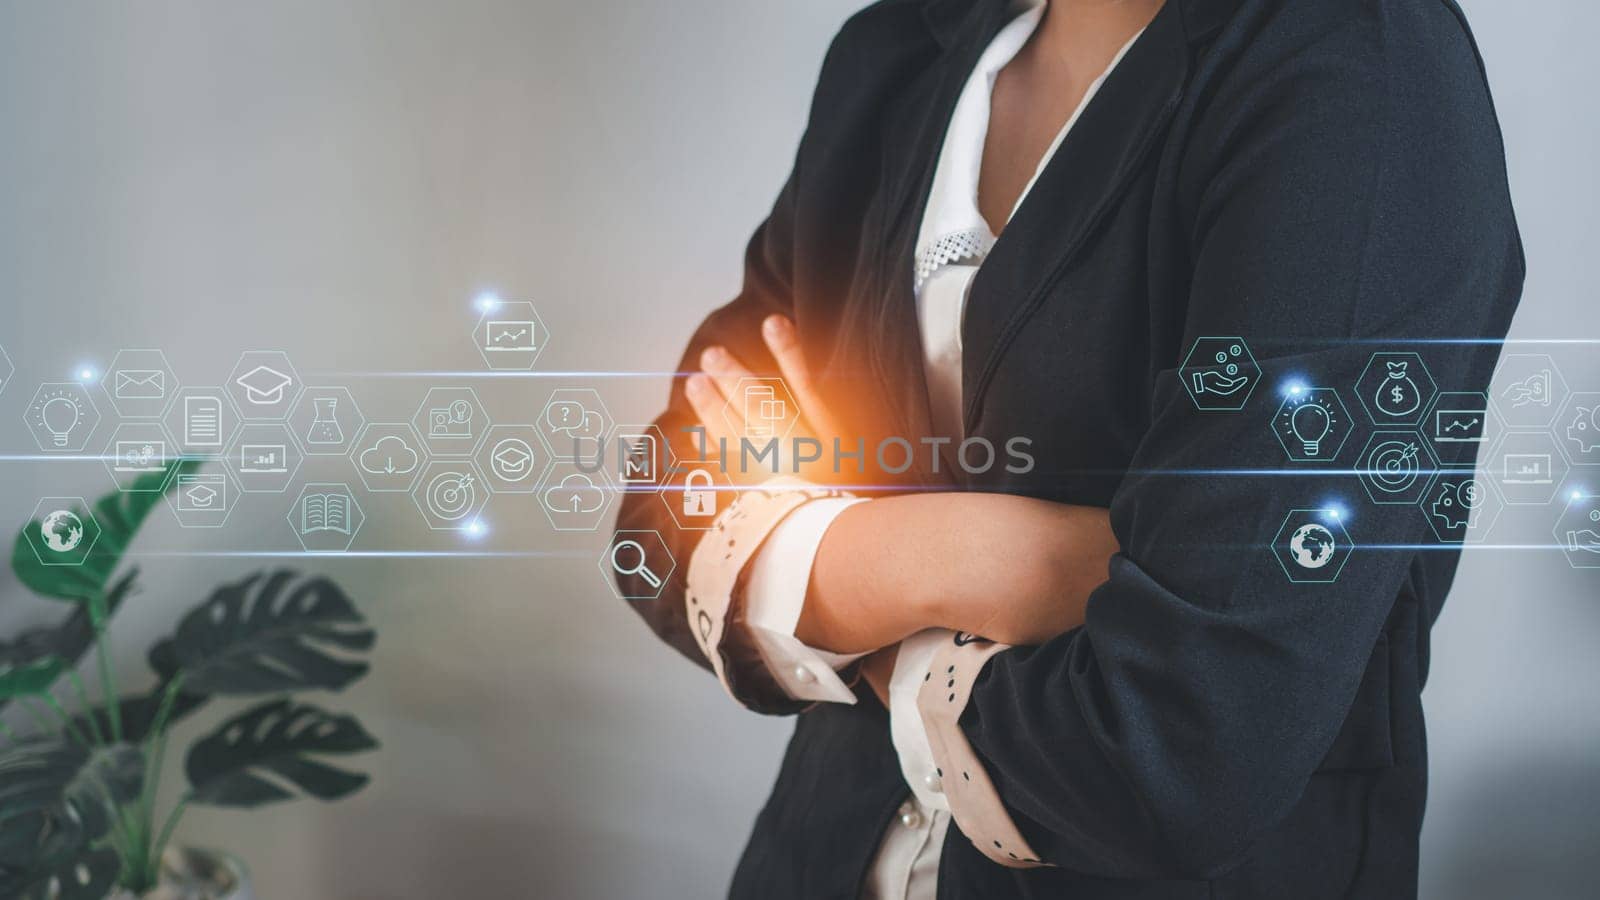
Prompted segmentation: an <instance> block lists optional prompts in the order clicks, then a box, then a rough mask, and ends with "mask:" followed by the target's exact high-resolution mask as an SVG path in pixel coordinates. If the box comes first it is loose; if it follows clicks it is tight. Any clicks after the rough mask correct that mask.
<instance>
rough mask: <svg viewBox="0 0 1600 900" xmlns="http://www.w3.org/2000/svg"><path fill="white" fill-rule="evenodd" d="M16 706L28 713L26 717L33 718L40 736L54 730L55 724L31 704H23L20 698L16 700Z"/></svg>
mask: <svg viewBox="0 0 1600 900" xmlns="http://www.w3.org/2000/svg"><path fill="white" fill-rule="evenodd" d="M17 705H18V706H20V707H22V708H23V709H25V710H27V711H28V715H29V716H31V717H32V718H33V724H34V725H36V726H38V728H39V733H40V734H49V733H51V732H53V731H55V730H56V723H54V722H52V721H50V717H49V716H46V715H45V714H44V713H42V712H39V710H38V708H37V707H35V706H34V705H33V704H32V703H25V702H23V700H22V698H20V697H19V698H18V699H17ZM69 737H70V735H69Z"/></svg>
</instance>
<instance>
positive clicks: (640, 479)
mask: <svg viewBox="0 0 1600 900" xmlns="http://www.w3.org/2000/svg"><path fill="white" fill-rule="evenodd" d="M617 455H618V456H620V457H621V462H622V472H621V473H620V475H619V480H620V481H621V482H622V483H623V484H655V482H656V436H655V435H653V434H619V435H617Z"/></svg>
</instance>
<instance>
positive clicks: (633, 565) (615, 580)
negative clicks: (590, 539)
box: [598, 531, 678, 600]
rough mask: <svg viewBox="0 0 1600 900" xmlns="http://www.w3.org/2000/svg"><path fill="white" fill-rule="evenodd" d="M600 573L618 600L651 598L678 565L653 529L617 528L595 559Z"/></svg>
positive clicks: (658, 591)
mask: <svg viewBox="0 0 1600 900" xmlns="http://www.w3.org/2000/svg"><path fill="white" fill-rule="evenodd" d="M598 562H599V565H600V574H601V576H602V577H604V578H605V580H606V583H607V584H609V585H610V586H611V592H612V593H614V594H616V595H617V597H618V598H619V599H622V600H654V599H655V598H657V597H659V596H661V590H662V588H663V587H664V586H665V585H666V583H667V581H668V580H670V579H671V578H672V573H673V571H674V570H675V569H677V567H678V563H677V560H675V559H673V558H672V551H671V550H669V549H667V542H666V541H664V540H662V539H661V535H660V534H658V533H656V532H654V531H618V532H617V533H616V534H614V535H612V537H611V543H610V544H608V545H607V546H606V549H605V552H604V553H602V554H600V559H599V560H598Z"/></svg>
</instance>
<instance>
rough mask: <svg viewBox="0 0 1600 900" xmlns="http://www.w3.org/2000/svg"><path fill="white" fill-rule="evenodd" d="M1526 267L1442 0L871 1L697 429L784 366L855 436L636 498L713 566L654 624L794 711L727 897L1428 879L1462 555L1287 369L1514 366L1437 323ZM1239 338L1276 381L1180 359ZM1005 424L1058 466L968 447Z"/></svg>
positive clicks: (1140, 891)
mask: <svg viewBox="0 0 1600 900" xmlns="http://www.w3.org/2000/svg"><path fill="white" fill-rule="evenodd" d="M1522 276H1523V261H1522V255H1521V249H1520V243H1519V239H1518V236H1517V232H1516V226H1515V222H1514V220H1513V217H1512V211H1511V205H1510V201H1509V197H1508V192H1507V186H1506V181H1505V167H1504V160H1503V149H1502V146H1501V140H1500V135H1499V129H1498V125H1497V123H1496V121H1495V117H1494V112H1493V108H1492V105H1491V101H1490V97H1489V92H1488V88H1487V86H1486V80H1485V77H1484V73H1483V70H1482V65H1481V62H1480V60H1479V58H1478V55H1477V52H1476V49H1475V47H1474V44H1473V41H1472V38H1471V36H1470V33H1469V32H1468V29H1467V26H1466V24H1465V22H1464V21H1463V19H1462V17H1461V14H1460V11H1459V10H1458V9H1457V8H1456V6H1455V5H1454V3H1451V2H1448V0H1166V2H1164V3H1163V2H1161V0H1049V3H1048V4H1044V3H1040V2H1032V3H1027V2H1023V3H1016V2H1009V0H885V2H881V3H877V4H874V5H873V6H871V7H869V8H867V9H866V10H864V11H862V12H861V13H859V14H858V15H856V16H855V17H853V18H852V19H851V20H850V21H849V22H848V23H847V24H846V25H845V26H844V28H843V30H842V31H841V32H840V34H839V35H838V37H837V38H836V39H835V41H834V42H833V45H832V47H831V48H830V49H829V51H828V54H827V58H826V61H825V62H824V64H823V66H822V73H821V76H820V80H819V83H818V86H817V90H816V94H815V98H814V103H813V106H812V110H811V115H810V120H809V124H808V126H807V128H806V131H805V135H804V138H803V139H802V141H801V144H800V148H799V152H798V155H797V158H796V160H795V163H794V168H793V173H792V174H791V176H790V178H789V180H788V183H787V184H786V185H785V186H784V188H783V190H782V191H781V193H780V194H779V196H778V200H777V203H776V205H775V206H774V208H773V210H772V212H771V214H770V216H769V217H768V219H767V220H766V222H765V223H764V224H763V225H762V226H761V228H760V229H759V230H758V231H757V233H756V234H755V236H754V238H753V239H752V240H751V242H750V245H749V248H748V251H747V254H746V263H745V279H744V287H743V290H742V291H741V293H740V295H739V296H738V297H737V298H736V299H735V300H733V301H732V302H731V303H729V304H728V305H726V306H724V307H722V308H721V309H718V310H717V311H715V312H714V313H712V314H711V315H710V317H709V318H707V319H706V321H705V322H704V323H703V324H702V326H701V327H700V328H699V330H698V331H697V332H696V333H695V335H694V337H693V339H692V341H691V343H690V346H689V348H688V352H687V354H686V356H685V358H684V362H683V364H682V365H681V366H680V368H681V369H682V371H683V372H684V373H685V375H684V377H681V378H679V379H676V380H675V382H674V385H673V391H672V395H671V400H670V405H669V407H668V410H667V412H666V413H665V414H664V415H663V416H662V417H661V418H660V419H659V424H660V426H661V428H662V430H663V432H664V433H665V434H666V435H668V436H669V438H670V439H671V440H672V441H673V443H674V445H675V449H676V452H677V455H678V457H679V458H680V459H694V458H696V457H697V454H698V452H699V449H701V448H700V447H698V446H697V440H696V437H695V436H693V435H692V433H691V432H689V431H687V430H686V429H691V428H695V427H700V428H703V429H705V434H706V435H707V436H708V437H711V438H717V437H733V438H735V439H737V438H738V437H739V436H740V435H741V431H742V430H743V428H742V426H743V424H744V423H741V421H740V413H739V412H738V410H739V409H740V408H741V407H740V405H739V404H738V403H737V402H733V403H730V402H729V401H730V400H735V399H736V398H737V396H738V392H739V391H740V389H741V384H745V383H748V381H747V380H748V379H749V378H751V377H769V376H782V377H783V378H784V380H785V382H786V384H788V385H789V387H790V393H791V394H792V395H793V398H794V400H795V401H796V402H797V403H798V405H799V407H800V412H801V418H802V421H801V422H800V423H799V429H800V432H801V433H803V434H804V435H805V436H807V437H809V438H813V439H815V441H816V442H817V443H816V444H814V445H811V446H816V445H822V446H831V445H833V444H834V441H835V440H837V441H838V444H837V447H838V448H839V449H843V450H844V451H845V454H844V459H843V460H842V462H843V465H842V466H839V465H837V464H838V463H839V462H840V461H841V460H840V459H839V457H838V455H837V454H835V453H825V454H823V460H822V461H820V462H812V461H809V460H807V461H806V463H805V465H803V466H799V467H798V470H796V468H795V467H792V466H790V465H789V459H788V458H786V459H785V465H784V467H783V472H782V474H781V475H780V476H774V475H773V473H771V472H770V471H767V472H764V473H763V476H762V477H759V478H758V477H756V476H755V475H753V474H752V473H750V472H748V471H739V470H738V467H737V466H736V467H735V468H736V471H735V475H734V477H735V478H737V479H739V480H741V482H742V483H744V484H746V485H749V486H752V487H755V488H759V489H755V490H746V491H744V492H742V493H741V494H740V496H739V499H738V500H737V501H735V502H733V503H732V504H731V505H729V508H728V509H727V510H725V511H724V512H723V513H722V514H721V515H720V516H719V517H718V519H717V521H716V524H715V526H714V528H712V529H711V530H709V531H704V530H689V529H686V528H680V527H679V526H678V524H677V523H676V521H675V520H674V519H673V518H671V517H670V516H668V514H667V511H666V508H665V507H664V506H663V505H662V504H661V503H660V502H659V501H658V499H657V498H654V497H650V496H647V495H631V496H629V497H628V498H627V501H626V502H625V503H624V504H623V508H622V512H621V514H620V518H619V528H622V529H651V530H654V531H657V532H659V533H661V534H662V535H663V536H664V538H665V539H666V540H667V541H668V542H669V544H670V546H671V549H672V550H673V552H674V553H675V554H676V557H677V559H678V560H680V561H686V563H687V564H686V565H680V566H679V567H678V569H677V573H678V574H677V575H676V576H675V577H674V578H673V579H671V580H669V581H668V583H667V584H666V585H665V586H664V587H663V588H662V590H661V591H660V593H659V596H658V597H656V598H655V599H652V600H648V601H640V602H637V603H636V604H635V605H636V608H637V609H638V610H639V612H640V613H641V614H642V615H643V616H644V618H645V619H646V620H647V621H648V622H649V624H650V625H651V627H652V628H654V629H655V630H656V631H657V632H658V633H659V634H660V635H661V636H662V637H663V638H664V639H665V640H666V641H667V642H669V643H670V644H672V645H673V646H674V647H676V648H678V649H679V650H681V651H682V652H683V653H685V654H687V655H688V656H689V657H690V658H691V659H694V660H695V661H697V662H699V663H701V664H702V665H705V666H707V667H708V668H710V669H711V670H712V671H713V672H714V673H715V675H716V676H717V678H718V679H719V680H720V681H721V683H722V684H723V686H724V687H725V688H726V689H727V690H728V691H729V693H730V694H731V695H732V696H733V697H734V698H735V699H736V700H738V701H739V702H741V703H743V704H744V705H746V706H748V707H750V708H751V709H754V710H757V711H760V712H765V713H775V714H796V715H797V723H796V728H795V733H794V737H793V740H792V742H791V744H790V747H789V750H788V753H787V754H786V756H785V758H784V762H783V768H782V771H781V773H780V775H779V776H778V781H777V784H776V786H775V788H774V790H773V793H772V796H771V798H770V799H769V801H768V803H767V805H766V807H765V809H763V811H762V812H761V814H760V817H759V818H758V820H757V822H756V825H755V830H754V833H753V834H752V836H751V837H750V840H749V843H748V845H747V846H746V847H745V849H744V854H743V857H742V859H741V861H740V863H739V866H738V869H737V872H736V874H735V876H734V882H733V886H732V890H731V893H732V895H733V896H734V897H738V898H745V897H749V898H795V900H800V898H805V900H815V898H855V897H873V898H896V900H899V898H933V897H935V896H937V897H938V898H942V900H957V898H960V900H965V898H985V900H991V898H1004V897H1029V898H1034V897H1052V898H1054V897H1062V898H1074V900H1103V898H1160V900H1167V898H1174V900H1175V898H1201V897H1205V898H1262V900H1267V898H1271V900H1280V898H1286V897H1294V898H1318V897H1360V898H1383V900H1393V898H1400V897H1407V896H1414V895H1415V892H1416V873H1417V843H1418V833H1419V830H1420V825H1421V817H1422V810H1423V801H1424V793H1425V790H1424V788H1425V783H1426V771H1427V759H1426V752H1425V749H1424V739H1423V720H1422V707H1421V701H1420V691H1421V687H1422V684H1423V680H1424V676H1425V674H1426V670H1427V660H1428V633H1429V628H1430V626H1431V624H1432V622H1433V621H1434V619H1435V617H1436V616H1437V614H1438V612H1439V609H1440V605H1441V603H1442V601H1443V598H1444V596H1445V593H1446V591H1447V590H1448V588H1449V585H1450V581H1451V578H1452V576H1453V574H1454V571H1455V566H1456V561H1457V554H1456V553H1455V552H1452V551H1450V550H1447V549H1443V548H1428V549H1418V548H1420V547H1425V545H1428V544H1430V543H1433V542H1434V541H1435V539H1434V538H1433V536H1432V534H1431V532H1430V531H1429V530H1428V528H1427V525H1426V523H1425V521H1424V519H1423V514H1422V512H1421V511H1420V510H1419V509H1418V508H1417V507H1416V506H1414V505H1409V506H1408V505H1394V504H1378V503H1374V502H1371V501H1370V500H1369V497H1368V494H1367V493H1366V492H1364V491H1363V490H1362V488H1361V486H1360V484H1359V483H1358V482H1357V480H1356V478H1355V477H1354V476H1353V475H1351V476H1348V477H1345V476H1340V475H1339V474H1338V473H1337V469H1338V466H1329V465H1324V466H1316V467H1312V468H1313V469H1314V470H1315V471H1308V470H1307V469H1306V468H1304V467H1302V468H1301V469H1299V470H1296V469H1295V468H1294V466H1293V464H1292V463H1289V462H1287V461H1286V458H1285V456H1284V450H1283V447H1282V446H1281V445H1280V444H1279V443H1278V442H1277V441H1276V439H1275V438H1274V436H1273V435H1272V434H1271V432H1270V423H1271V421H1272V418H1273V415H1274V412H1275V411H1276V409H1277V407H1278V404H1279V402H1280V399H1281V397H1280V395H1279V393H1278V388H1279V387H1280V386H1281V385H1283V384H1285V383H1287V382H1289V381H1291V380H1293V381H1298V382H1300V383H1304V384H1308V385H1317V386H1326V387H1329V388H1334V389H1338V390H1340V391H1343V392H1346V394H1347V396H1348V392H1350V391H1351V390H1352V388H1353V386H1354V385H1355V384H1356V383H1357V382H1358V381H1359V380H1360V379H1361V377H1362V375H1363V370H1364V369H1365V368H1366V366H1367V364H1368V362H1369V361H1370V359H1371V356H1372V354H1373V352H1374V351H1376V350H1384V349H1401V350H1420V352H1421V353H1422V355H1423V357H1424V359H1425V364H1426V366H1427V367H1428V369H1429V371H1430V372H1431V373H1432V376H1433V380H1434V381H1435V382H1436V383H1437V384H1438V386H1439V388H1440V389H1441V390H1452V391H1482V390H1484V389H1485V387H1486V385H1487V382H1488V380H1489V376H1490V372H1491V370H1492V368H1493V364H1494V359H1495V354H1496V350H1495V347H1494V344H1493V340H1489V341H1473V342H1468V341H1453V342H1434V341H1432V340H1431V339H1438V338H1477V339H1485V338H1487V339H1498V338H1500V337H1503V335H1504V334H1505V331H1506V328H1507V325H1508V323H1509V320H1510V318H1511V315H1512V312H1513V310H1514V308H1515V306H1516V303H1517V300H1518V297H1519V294H1520V290H1521V282H1522ZM1216 336H1228V337H1229V338H1230V339H1229V340H1228V341H1227V342H1226V343H1228V344H1229V345H1230V346H1231V345H1232V344H1234V343H1240V344H1247V345H1248V347H1249V348H1250V349H1251V350H1252V351H1253V359H1254V361H1255V363H1257V364H1258V365H1259V369H1260V372H1259V375H1258V374H1256V373H1255V371H1254V369H1253V368H1251V367H1250V366H1249V365H1248V363H1247V364H1246V365H1245V367H1244V368H1243V369H1242V371H1243V373H1244V375H1245V376H1247V379H1246V382H1245V383H1244V384H1245V386H1244V387H1239V384H1240V383H1239V382H1237V381H1230V383H1229V384H1230V385H1231V386H1230V387H1226V389H1228V390H1237V392H1238V393H1239V394H1241V395H1242V396H1240V397H1239V398H1238V402H1237V403H1236V404H1234V403H1226V404H1220V405H1221V406H1229V407H1235V406H1236V407H1237V408H1232V409H1215V408H1212V407H1215V406H1218V405H1219V404H1212V403H1208V402H1198V403H1197V402H1196V400H1197V398H1196V397H1195V396H1192V395H1191V392H1192V391H1193V390H1195V389H1196V388H1195V386H1194V384H1193V383H1191V382H1189V381H1188V380H1187V379H1185V378H1184V377H1182V370H1184V369H1185V367H1186V366H1187V365H1188V364H1189V363H1190V360H1189V359H1188V356H1189V353H1190V351H1191V348H1193V347H1195V346H1196V344H1197V343H1201V344H1203V343H1204V341H1203V340H1202V339H1204V338H1209V337H1216ZM1235 338H1236V339H1237V340H1234V339H1235ZM742 379H743V380H742ZM1198 399H1199V400H1201V401H1204V400H1206V398H1204V397H1200V398H1198ZM1348 405H1349V406H1350V407H1351V408H1352V409H1353V410H1356V411H1357V415H1358V417H1359V415H1360V411H1361V410H1362V407H1361V406H1360V405H1358V403H1357V401H1356V398H1355V397H1353V396H1350V397H1349V400H1348ZM1361 426H1362V429H1363V430H1364V431H1366V432H1371V431H1373V429H1374V423H1373V422H1371V421H1369V420H1366V419H1363V420H1362V423H1361ZM895 439H899V440H901V441H903V442H904V443H903V444H896V443H894V441H895ZM1019 439H1020V443H1009V442H1016V441H1018V440H1019ZM885 441H888V442H889V444H888V445H890V446H895V447H899V448H901V450H902V451H903V450H904V448H905V447H906V446H910V447H911V448H912V449H914V450H922V449H926V451H927V452H916V453H912V454H904V453H903V452H902V453H893V454H887V456H888V457H889V458H888V459H886V458H885V455H880V454H878V453H875V452H874V451H873V449H872V448H877V447H881V446H885ZM1361 441H1362V438H1361V437H1360V436H1359V435H1358V436H1357V437H1356V438H1354V439H1353V440H1352V441H1351V442H1350V443H1351V447H1350V448H1349V451H1348V452H1346V453H1345V454H1343V455H1342V456H1341V457H1340V461H1341V464H1343V465H1345V466H1346V467H1348V466H1351V465H1353V464H1354V453H1355V451H1356V449H1357V448H1358V447H1359V446H1360V444H1361ZM736 443H737V441H735V444H736ZM710 445H711V446H713V447H715V446H716V442H715V441H712V442H710ZM985 445H987V446H989V447H1006V446H1017V447H1022V448H1025V452H1026V456H1027V459H1026V460H1025V461H1023V464H1016V465H1013V464H1009V463H1008V464H1003V465H1002V464H993V465H987V466H985V465H962V464H960V463H962V462H963V459H962V457H963V455H965V456H966V460H965V461H966V462H971V461H972V460H973V458H974V457H977V458H978V461H979V462H982V459H981V458H982V457H983V455H984V454H983V452H982V448H983V447H984V446H985ZM1450 446H1453V447H1458V448H1465V449H1459V450H1450V449H1449V448H1448V447H1447V448H1446V452H1447V454H1454V455H1449V456H1448V458H1446V459H1443V460H1441V461H1440V462H1441V463H1444V464H1452V463H1453V464H1470V463H1471V461H1472V455H1471V453H1472V451H1471V449H1470V448H1471V445H1450ZM858 448H866V449H865V450H864V452H862V453H859V454H857V455H851V454H853V453H854V452H855V451H856V450H857V449H858ZM974 448H976V449H974ZM903 456H904V457H905V464H902V457H903ZM796 458H798V457H796ZM722 461H723V462H724V463H727V462H728V455H727V454H724V455H723V458H722ZM1330 470H1333V474H1329V472H1330ZM1334 503H1337V504H1339V505H1342V506H1345V507H1347V508H1348V509H1349V510H1350V512H1351V515H1350V516H1348V517H1347V519H1348V522H1347V525H1348V531H1349V534H1350V539H1351V540H1353V541H1354V544H1355V547H1354V549H1353V550H1351V549H1350V548H1346V550H1347V552H1348V557H1347V561H1346V562H1345V563H1344V564H1343V569H1342V570H1341V571H1340V572H1339V575H1338V578H1337V579H1336V580H1334V579H1327V578H1322V579H1318V581H1317V583H1308V581H1307V580H1306V579H1296V578H1293V577H1290V576H1291V575H1292V573H1291V572H1290V570H1288V569H1286V568H1285V566H1284V565H1282V564H1280V562H1279V559H1278V558H1277V556H1275V554H1274V553H1273V544H1274V542H1275V540H1276V538H1275V534H1276V533H1277V531H1278V530H1279V528H1280V526H1281V525H1282V523H1283V522H1284V521H1285V519H1286V517H1287V516H1289V515H1290V514H1292V513H1293V511H1295V510H1304V509H1320V508H1323V507H1326V506H1328V505H1330V504H1334ZM636 578H637V576H633V577H624V578H623V582H624V587H625V588H626V593H628V594H630V595H633V596H648V595H649V594H650V591H648V590H647V589H646V587H645V586H644V585H640V584H635V583H633V582H634V579H636ZM706 763H707V764H709V765H712V766H714V765H715V761H714V760H708V761H706Z"/></svg>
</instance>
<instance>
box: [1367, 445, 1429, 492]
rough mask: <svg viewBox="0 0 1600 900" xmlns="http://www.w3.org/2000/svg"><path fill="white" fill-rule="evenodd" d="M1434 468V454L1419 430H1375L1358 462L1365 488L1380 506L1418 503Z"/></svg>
mask: <svg viewBox="0 0 1600 900" xmlns="http://www.w3.org/2000/svg"><path fill="white" fill-rule="evenodd" d="M1433 468H1434V462H1433V452H1432V451H1431V450H1429V449H1428V448H1427V444H1426V443H1425V442H1424V441H1423V440H1422V436H1421V435H1419V434H1417V433H1416V432H1415V431H1375V432H1373V433H1372V436H1371V437H1370V438H1368V439H1367V444H1366V446H1365V447H1364V448H1362V450H1361V456H1360V457H1358V458H1357V460H1356V474H1357V475H1358V476H1359V477H1360V478H1361V486H1362V487H1364V488H1366V489H1367V496H1369V497H1371V498H1372V502H1373V503H1377V504H1379V505H1392V504H1401V503H1404V504H1413V503H1416V502H1417V501H1418V500H1419V499H1420V498H1421V497H1422V492H1423V491H1424V490H1426V489H1427V486H1428V479H1429V477H1430V476H1431V475H1432V473H1433Z"/></svg>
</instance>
